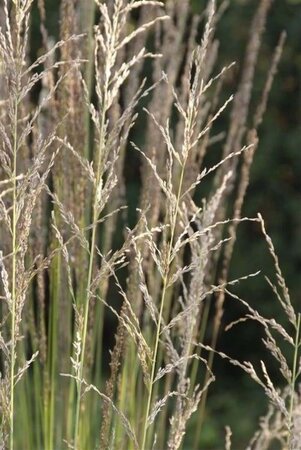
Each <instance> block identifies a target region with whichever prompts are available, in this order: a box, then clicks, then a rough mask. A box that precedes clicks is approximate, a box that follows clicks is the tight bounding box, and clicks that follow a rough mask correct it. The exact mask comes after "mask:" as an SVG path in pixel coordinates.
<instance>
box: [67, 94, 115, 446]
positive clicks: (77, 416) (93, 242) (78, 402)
mask: <svg viewBox="0 0 301 450" xmlns="http://www.w3.org/2000/svg"><path fill="white" fill-rule="evenodd" d="M106 93H107V86H105V87H104V98H103V105H102V112H101V117H100V142H99V149H98V158H97V159H98V161H97V174H96V187H95V191H94V201H93V222H92V223H93V231H92V237H91V244H90V257H89V269H88V279H87V289H86V299H85V305H84V322H83V328H82V333H81V342H82V349H81V357H80V367H79V373H78V381H77V391H78V392H77V399H76V412H75V429H74V448H75V450H77V449H78V437H79V419H80V407H81V394H82V389H81V388H82V378H83V372H84V361H85V352H86V341H87V329H88V318H89V303H90V287H91V282H92V275H93V265H94V256H95V247H96V238H97V220H98V215H99V210H98V197H97V188H98V186H99V183H100V181H101V177H102V155H103V150H104V147H105V120H106V104H107V95H106Z"/></svg>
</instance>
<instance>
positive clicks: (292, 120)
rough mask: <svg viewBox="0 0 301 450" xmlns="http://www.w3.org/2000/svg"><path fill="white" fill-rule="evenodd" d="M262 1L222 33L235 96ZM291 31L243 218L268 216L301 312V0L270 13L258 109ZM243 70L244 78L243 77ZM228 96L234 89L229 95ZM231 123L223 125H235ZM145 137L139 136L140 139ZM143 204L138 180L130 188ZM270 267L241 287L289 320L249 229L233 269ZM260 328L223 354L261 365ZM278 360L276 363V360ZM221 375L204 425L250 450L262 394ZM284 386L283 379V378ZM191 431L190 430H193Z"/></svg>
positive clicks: (35, 36) (235, 4) (234, 8)
mask: <svg viewBox="0 0 301 450" xmlns="http://www.w3.org/2000/svg"><path fill="white" fill-rule="evenodd" d="M191 1H192V8H193V10H194V12H195V13H200V12H202V11H203V10H204V7H205V5H206V1H205V0H191ZM46 4H47V27H48V29H49V32H50V34H51V35H53V36H54V37H55V38H57V37H58V28H59V27H58V16H59V1H58V0H48V1H47V2H46ZM257 4H258V0H230V2H229V7H228V9H227V11H226V12H225V14H224V16H223V18H222V20H221V21H220V23H219V26H218V29H217V37H218V39H219V40H220V53H219V55H220V56H219V65H220V66H222V65H223V64H225V63H229V62H231V61H237V65H236V69H235V71H236V72H234V76H233V77H231V78H230V79H229V80H228V82H227V85H226V90H228V91H229V92H228V93H230V92H235V89H236V86H237V82H238V80H239V70H240V67H241V64H242V62H243V55H244V50H245V46H246V43H247V39H248V32H249V26H250V23H251V20H252V16H253V14H254V12H255V10H256V6H257ZM283 30H286V32H287V41H286V45H285V50H284V54H283V56H282V60H281V63H280V66H279V70H278V74H277V76H276V79H275V82H274V86H273V89H272V92H271V95H270V100H269V106H268V111H267V113H266V115H265V120H264V123H263V124H262V126H261V127H260V132H259V135H260V145H259V149H258V152H257V154H256V157H255V161H254V165H253V168H252V174H251V184H250V187H249V190H248V195H247V198H246V202H245V205H244V210H243V214H244V215H247V216H251V217H253V216H255V215H256V214H257V212H260V213H261V214H262V215H263V217H264V219H265V221H266V226H267V229H268V232H269V234H270V235H271V237H272V239H273V241H274V245H275V247H276V249H277V252H278V255H279V258H280V261H281V266H282V269H283V273H284V275H285V277H286V280H287V284H288V286H289V288H290V293H291V297H292V301H293V302H294V304H295V306H296V309H297V310H301V277H300V273H301V1H300V0H274V4H273V7H272V9H271V11H270V14H269V17H268V21H267V26H266V31H265V34H264V40H263V44H262V48H261V52H260V58H259V63H258V66H257V72H256V77H255V84H254V105H255V104H256V100H258V99H259V96H260V92H261V88H262V86H263V83H264V80H265V76H266V73H267V70H268V68H269V65H270V62H271V58H272V53H273V50H274V48H275V46H276V44H277V41H278V39H279V36H280V33H281V32H282V31H283ZM39 36H40V34H39V18H38V14H37V13H36V14H35V16H34V17H33V24H32V52H34V53H35V54H36V53H37V52H39V48H40V45H41V44H40V42H39V39H40V38H39ZM235 73H236V76H235ZM225 95H227V92H225ZM224 120H225V123H222V124H221V127H223V126H225V127H226V126H227V122H226V118H225V119H224ZM137 139H139V136H137ZM129 192H132V194H133V195H132V196H131V199H130V200H131V201H132V203H133V204H135V199H136V197H137V193H136V192H135V182H134V180H133V186H132V188H130V189H129ZM258 269H260V270H262V274H261V275H260V276H258V277H257V278H256V279H252V281H250V282H246V283H243V284H242V285H241V286H239V293H240V295H241V296H242V297H244V298H245V299H246V300H248V301H249V302H250V303H251V304H252V305H253V306H256V308H258V309H259V310H260V311H261V312H262V313H264V314H266V315H269V316H271V315H274V316H276V317H278V318H279V320H281V311H280V310H279V307H278V306H277V302H276V301H275V298H274V296H273V293H272V292H271V290H270V288H269V287H268V285H267V283H266V281H265V280H264V276H263V275H264V274H268V275H272V274H273V267H272V260H271V258H270V256H269V253H268V251H267V248H266V245H265V243H264V240H263V239H262V236H261V234H260V232H259V230H258V227H256V226H253V225H247V224H244V225H243V226H241V227H240V228H239V236H238V240H237V244H236V249H235V253H234V257H233V261H232V265H231V277H236V276H241V275H242V274H247V273H250V272H254V271H256V270H258ZM243 312H244V311H243V310H242V308H241V307H239V305H237V304H236V303H234V302H233V301H232V300H229V299H228V300H227V303H226V310H225V315H224V319H223V322H224V324H227V323H229V322H230V321H231V320H233V319H235V318H237V317H239V316H240V315H241V314H242V313H243ZM260 336H261V335H260V329H259V328H258V326H255V325H252V324H249V325H248V326H238V327H237V328H236V329H235V330H234V331H231V332H229V333H222V335H221V336H220V339H219V349H221V350H223V351H225V352H226V353H229V354H231V355H233V356H234V357H236V358H238V359H245V360H251V361H252V362H253V363H254V364H255V365H257V364H258V361H259V359H260V358H266V355H263V345H262V344H261V340H260ZM269 361H270V360H269ZM269 367H270V370H271V373H272V374H274V375H275V376H276V378H277V372H276V368H275V367H274V366H273V362H272V361H270V366H269ZM214 371H215V373H216V376H217V381H216V383H215V387H214V389H212V391H210V393H209V401H208V410H207V414H206V420H205V425H204V428H203V441H204V448H205V449H218V448H222V442H223V438H224V426H225V425H230V426H231V428H232V429H233V433H234V437H233V442H234V446H233V448H234V449H236V448H245V446H246V443H247V442H248V440H249V438H250V437H251V436H252V433H253V431H254V430H255V429H256V427H257V423H258V418H259V416H260V415H261V414H263V413H264V412H265V411H266V407H267V405H266V403H265V402H264V401H262V398H263V397H262V393H261V391H260V389H259V388H258V387H257V386H255V385H254V384H253V383H252V381H250V380H248V378H246V377H245V376H244V375H243V374H242V373H241V372H240V371H239V370H237V369H235V368H232V367H230V366H229V365H228V364H226V363H224V362H223V361H219V360H218V359H216V360H215V366H214ZM278 382H279V385H281V380H278ZM188 433H189V431H188Z"/></svg>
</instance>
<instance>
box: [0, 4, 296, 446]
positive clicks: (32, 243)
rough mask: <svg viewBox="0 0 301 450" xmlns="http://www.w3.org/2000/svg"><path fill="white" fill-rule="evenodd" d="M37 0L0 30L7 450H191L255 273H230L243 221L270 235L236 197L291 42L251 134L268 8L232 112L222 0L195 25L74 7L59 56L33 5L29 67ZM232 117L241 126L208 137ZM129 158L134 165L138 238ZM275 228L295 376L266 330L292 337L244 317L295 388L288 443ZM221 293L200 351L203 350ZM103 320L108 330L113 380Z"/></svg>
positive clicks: (163, 12)
mask: <svg viewBox="0 0 301 450" xmlns="http://www.w3.org/2000/svg"><path fill="white" fill-rule="evenodd" d="M32 4H33V2H32V0H12V1H9V0H4V2H3V4H2V5H1V8H2V9H1V13H2V14H1V19H0V20H1V22H0V24H1V31H0V54H1V74H0V77H1V86H0V90H1V95H2V98H1V103H0V134H1V148H0V158H1V179H0V189H1V194H0V207H1V227H0V230H1V237H2V242H3V246H2V248H1V254H0V271H1V281H2V287H1V295H2V297H1V300H2V302H1V334H0V349H1V356H0V364H1V378H0V382H1V384H0V407H1V413H2V414H1V419H0V439H1V446H2V447H3V448H9V449H10V450H13V449H18V448H22V449H24V450H26V449H30V450H32V449H35V448H36V449H44V450H53V449H57V448H73V449H75V450H84V449H92V448H99V449H105V448H108V449H109V448H118V449H140V450H148V449H151V448H168V449H172V450H176V449H180V448H183V445H185V435H186V430H187V425H188V422H189V420H190V418H191V416H192V415H193V414H194V413H196V412H197V411H199V414H200V416H201V421H202V415H203V411H204V408H205V405H206V392H207V390H208V387H209V385H210V384H211V383H212V382H213V381H214V375H213V369H212V364H213V359H212V355H213V353H214V352H213V351H214V350H215V347H216V344H217V337H218V333H219V329H220V321H221V316H222V310H223V304H224V295H225V293H229V292H230V291H229V289H230V287H231V286H232V285H233V284H236V283H237V282H238V281H240V280H244V279H246V278H248V277H250V276H253V275H254V274H251V275H244V274H242V276H241V277H240V278H239V279H237V280H228V267H229V264H230V260H231V256H232V251H233V245H234V241H235V237H236V231H237V226H238V224H239V223H242V222H245V221H250V220H253V221H255V222H258V221H260V222H261V223H263V222H262V219H261V217H259V218H255V219H251V218H247V217H243V216H242V205H243V200H244V197H245V194H246V190H247V186H248V182H249V172H250V168H251V164H252V161H253V156H254V153H255V150H256V148H257V144H258V137H257V129H258V126H259V125H260V122H261V121H262V117H263V114H264V110H265V108H266V104H267V99H268V94H269V91H270V88H271V84H272V80H273V76H274V74H275V71H276V68H277V64H278V62H279V58H280V54H281V49H282V46H283V37H282V38H281V41H280V43H279V46H278V47H277V50H276V53H275V56H274V60H273V64H272V68H271V70H270V72H269V74H268V78H267V83H266V86H265V88H264V91H263V94H262V99H261V102H260V104H259V106H258V108H257V112H256V114H255V117H254V119H253V121H252V120H251V122H252V124H251V126H250V130H248V119H249V115H250V112H249V105H250V100H251V94H252V83H253V78H254V73H255V67H256V62H257V58H258V53H259V48H260V42H261V38H262V34H263V31H264V25H265V20H266V17H267V13H268V11H269V8H270V4H271V2H270V1H268V0H262V1H261V2H260V4H259V7H258V10H257V12H256V15H255V18H254V22H253V26H252V29H251V34H250V42H249V45H248V48H247V56H246V62H245V65H244V67H243V70H242V78H241V83H240V84H239V87H238V92H237V93H236V94H234V95H233V96H232V95H231V96H230V97H229V98H228V99H227V100H226V101H225V102H222V101H221V100H220V93H221V91H222V88H223V82H224V79H225V76H226V75H227V74H228V73H229V71H231V70H232V66H233V64H232V63H230V64H229V65H228V66H227V67H224V68H222V69H217V68H216V65H217V64H216V61H217V57H218V43H217V41H216V39H215V37H214V33H215V29H216V27H217V26H218V21H219V20H220V18H221V17H222V14H223V12H224V9H225V4H223V5H222V6H221V7H220V8H219V9H217V8H216V4H215V1H214V0H210V1H209V2H208V5H207V8H206V10H205V11H204V14H203V16H202V17H192V13H191V11H190V3H189V1H188V0H185V1H182V0H168V1H166V2H165V3H163V2H160V1H156V0H141V1H140V0H136V1H133V0H114V1H100V0H96V1H95V2H93V1H91V2H89V4H88V5H87V4H86V2H85V1H81V2H75V1H73V0H62V2H61V7H60V18H61V23H60V40H59V42H57V43H56V44H53V39H52V37H51V36H49V34H48V32H47V9H46V6H45V4H44V2H43V1H42V0H40V1H39V2H38V9H39V13H40V19H41V38H42V45H43V50H44V53H43V54H41V55H40V56H39V57H38V58H37V59H36V60H35V61H31V60H30V56H29V45H30V27H29V24H30V19H31V14H32ZM83 12H84V14H83ZM200 35H201V36H202V37H201V39H199V36H200ZM147 47H149V48H152V50H147ZM146 60H147V61H148V63H147V64H146ZM149 66H150V67H151V77H150V79H148V80H147V79H146V77H145V73H146V71H147V70H148V69H147V68H148V67H149ZM33 91H34V92H37V93H38V95H33ZM142 105H143V106H144V110H143V111H142V110H141V106H142ZM231 107H232V112H231V115H230V126H229V131H228V132H227V133H225V134H216V132H215V124H216V121H217V120H218V119H219V118H220V116H221V115H224V114H226V113H227V111H228V109H229V108H231ZM135 129H136V130H137V129H138V130H139V129H142V130H143V133H141V135H138V134H137V131H136V132H135V131H134V130H135ZM247 131H248V132H247ZM132 141H134V142H132ZM138 141H139V142H138ZM211 146H219V148H220V152H219V155H217V156H218V157H219V160H217V158H216V161H215V162H214V163H213V164H212V165H210V166H208V164H207V159H206V158H207V153H209V151H211V150H210V147H211ZM133 154H134V155H135V156H133ZM130 158H136V159H139V164H140V175H139V177H138V178H139V180H138V185H139V203H138V204H137V205H136V206H137V210H136V218H137V221H136V225H134V226H133V227H132V228H131V229H130V228H129V226H128V223H129V217H128V210H127V207H126V197H127V194H128V192H127V190H128V181H129V180H128V174H127V173H126V168H127V167H128V165H129V159H130ZM241 159H242V164H240V160H241ZM237 180H238V183H237ZM204 185H206V190H207V191H209V194H208V195H207V196H205V195H203V194H202V192H203V187H204ZM237 185H238V190H237V192H238V193H237V198H236V202H235V204H234V209H233V211H232V213H230V214H232V215H230V216H228V217H227V215H226V209H227V208H226V206H227V205H228V206H229V199H230V198H231V194H232V193H233V191H234V188H235V187H236V186H237ZM200 197H201V198H200ZM129 206H132V205H129ZM230 206H231V205H230ZM121 223H122V226H123V228H122V230H121V225H120V224H121ZM225 230H226V231H227V232H228V236H227V237H224V232H225ZM117 233H119V234H120V235H122V239H119V240H118V241H117V240H116V239H114V238H115V235H116V234H117ZM264 233H265V231H264ZM265 236H266V238H267V241H268V243H269V247H270V250H271V253H272V255H273V257H274V260H275V262H276V269H277V274H278V279H279V283H280V286H281V287H282V288H283V292H284V299H283V300H281V304H282V306H283V307H284V309H285V312H286V313H287V314H288V313H290V314H291V316H290V318H291V321H292V323H293V325H294V327H295V329H296V335H297V337H296V338H295V341H294V342H295V344H294V348H295V358H294V368H293V370H292V372H289V370H288V368H287V366H286V365H285V364H284V359H283V358H284V357H283V356H280V353H279V351H278V347H276V346H275V345H276V344H275V341H274V338H273V337H272V334H271V332H270V331H269V330H270V328H269V327H270V326H273V327H274V328H275V329H276V331H279V332H280V334H282V336H284V337H287V336H288V335H287V334H285V333H284V331H283V330H284V329H283V328H281V327H280V326H279V325H276V324H275V323H274V322H273V321H267V320H266V319H263V318H262V317H261V316H257V314H256V313H255V312H254V311H251V310H250V309H249V312H250V315H251V316H252V318H256V319H257V320H259V321H260V322H261V323H262V324H263V325H264V327H265V330H266V332H267V333H268V336H267V341H266V343H267V347H268V348H269V349H270V351H271V352H272V353H273V354H274V356H275V357H276V358H278V360H279V362H280V363H281V364H282V366H281V370H282V371H284V373H285V375H286V379H287V381H288V384H289V386H290V391H289V394H285V395H288V398H289V399H290V401H289V404H290V406H289V407H288V410H287V409H283V410H281V414H283V415H284V416H285V418H286V419H285V420H286V422H285V423H286V425H285V426H286V430H287V435H286V436H287V437H286V438H285V439H286V441H285V442H286V443H287V445H289V446H291V448H295V447H292V445H295V444H293V442H294V439H295V438H294V436H295V435H296V433H295V432H293V431H292V430H293V429H294V426H296V425H294V424H295V422H294V421H295V410H296V405H295V393H294V391H295V383H296V378H297V373H298V369H297V350H298V345H299V343H298V340H299V331H300V330H299V325H300V323H299V319H297V318H296V317H295V315H293V312H292V311H293V310H292V308H291V303H290V301H289V300H288V293H287V290H286V288H285V285H284V282H283V277H282V275H281V272H280V269H279V265H278V262H277V259H276V256H275V252H274V249H273V247H272V244H271V241H270V240H269V238H268V236H267V234H266V233H265ZM220 258H222V260H223V264H222V272H221V273H219V272H218V268H219V263H218V262H219V260H220ZM213 274H214V275H213ZM216 279H217V280H218V282H217V283H216ZM274 290H275V291H276V288H274ZM215 295H217V302H216V314H215V319H214V327H213V329H214V331H213V336H212V345H211V347H208V346H205V348H207V349H208V348H210V349H211V350H213V351H211V353H210V356H209V358H208V359H207V358H205V357H204V356H203V354H201V352H200V349H201V348H202V346H203V347H204V343H203V342H204V335H205V330H206V329H207V325H208V317H209V310H210V308H211V305H212V303H213V302H214V298H215ZM244 304H245V303H244ZM110 315H111V316H114V317H115V319H116V320H115V322H112V320H111V319H110ZM106 323H108V324H109V326H110V327H112V329H113V331H112V333H111V334H113V333H116V334H115V345H114V346H113V349H112V351H111V353H110V363H109V368H110V374H109V375H108V376H107V374H106V370H105V369H106V367H105V365H106V358H107V350H108V349H107V345H106V343H105V341H106V334H104V327H105V325H106ZM200 342H201V343H200ZM199 343H200V344H199ZM232 362H233V361H232ZM235 363H236V364H240V366H241V367H242V368H243V369H244V370H247V371H248V372H249V373H250V374H251V376H252V377H253V378H256V381H258V382H260V383H261V385H262V386H264V387H265V390H266V392H267V393H268V395H269V397H270V398H271V399H272V400H273V403H274V404H276V406H279V405H280V404H283V402H282V403H281V401H282V400H281V397H280V396H279V394H278V393H277V392H276V390H275V389H274V387H273V386H272V384H271V383H270V380H269V378H268V375H267V371H266V369H265V366H263V367H264V378H265V380H261V379H260V378H259V377H257V374H256V373H255V372H253V369H252V367H251V366H249V365H248V364H247V363H244V364H241V363H238V362H235ZM289 374H290V375H289ZM286 392H288V391H286ZM276 400H277V401H276ZM277 402H278V403H277ZM284 403H285V401H284ZM286 414H287V415H286ZM271 417H272V416H271ZM277 420H278V416H277ZM24 429H27V430H29V432H28V433H26V436H25V437H24V433H23V432H22V430H24ZM20 430H21V431H20ZM199 434H200V433H199V430H196V432H195V448H198V446H199V442H200V435H199ZM261 436H262V435H261V434H260V433H259V434H258V435H257V436H256V437H255V440H254V442H255V441H256V440H257V441H256V442H260V439H262V437H261ZM225 447H226V449H227V450H229V449H230V447H231V432H230V430H229V429H227V431H226V441H225ZM255 448H258V447H255ZM296 448H297V447H296Z"/></svg>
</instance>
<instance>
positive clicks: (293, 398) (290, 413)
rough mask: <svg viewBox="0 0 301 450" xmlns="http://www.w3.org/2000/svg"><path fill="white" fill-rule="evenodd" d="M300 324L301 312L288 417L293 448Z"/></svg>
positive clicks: (297, 330) (298, 322) (300, 321)
mask: <svg viewBox="0 0 301 450" xmlns="http://www.w3.org/2000/svg"><path fill="white" fill-rule="evenodd" d="M300 325H301V314H298V319H297V328H296V338H295V346H294V361H293V373H292V380H291V396H290V405H289V417H288V439H287V443H288V448H289V449H290V448H291V440H292V421H293V409H294V401H295V387H296V381H297V377H298V374H297V364H298V353H299V352H298V351H299V346H300Z"/></svg>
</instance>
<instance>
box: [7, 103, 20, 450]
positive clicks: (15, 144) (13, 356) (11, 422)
mask: <svg viewBox="0 0 301 450" xmlns="http://www.w3.org/2000/svg"><path fill="white" fill-rule="evenodd" d="M13 134H14V135H13V151H14V153H13V214H12V215H13V217H12V253H13V254H12V305H11V355H10V358H11V360H10V411H9V425H10V430H9V448H10V450H13V448H14V380H15V364H16V300H17V289H16V274H17V250H18V249H17V220H18V218H17V150H18V98H17V95H16V98H15V102H14V131H13Z"/></svg>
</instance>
